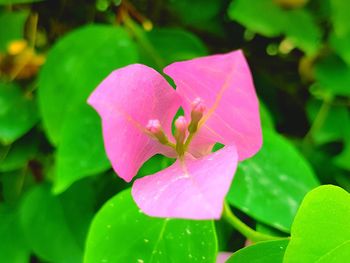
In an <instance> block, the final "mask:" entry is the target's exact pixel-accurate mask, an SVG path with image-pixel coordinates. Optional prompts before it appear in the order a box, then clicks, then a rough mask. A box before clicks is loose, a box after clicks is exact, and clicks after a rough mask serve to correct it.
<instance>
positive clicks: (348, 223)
mask: <svg viewBox="0 0 350 263" xmlns="http://www.w3.org/2000/svg"><path fill="white" fill-rule="evenodd" d="M349 257H350V195H349V193H348V192H346V191H345V190H344V189H342V188H340V187H338V186H333V185H324V186H320V187H318V188H316V189H314V190H312V191H311V192H310V193H308V194H307V195H306V197H305V199H304V200H303V202H302V204H301V206H300V208H299V210H298V213H297V215H296V217H295V220H294V222H293V226H292V233H291V240H290V242H289V245H288V247H287V250H286V254H285V258H284V262H285V263H293V262H320V263H328V262H332V263H343V262H347V261H348V260H349Z"/></svg>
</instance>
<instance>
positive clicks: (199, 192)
mask: <svg viewBox="0 0 350 263" xmlns="http://www.w3.org/2000/svg"><path fill="white" fill-rule="evenodd" d="M237 160H238V156H237V152H236V148H235V147H234V146H228V147H224V148H223V149H221V150H219V151H217V152H215V153H212V154H210V155H207V156H205V157H203V158H201V159H194V158H188V157H187V159H186V160H185V161H180V160H177V161H176V162H175V163H174V164H173V165H172V166H170V167H168V168H167V169H165V170H163V171H160V172H158V173H156V174H154V175H150V176H146V177H143V178H141V179H137V180H136V181H135V183H134V185H133V187H132V195H133V197H134V200H135V202H136V204H137V205H138V206H139V207H140V208H141V210H142V211H143V212H144V213H146V214H148V215H150V216H155V217H171V218H189V219H219V218H220V216H221V213H222V208H223V202H224V198H225V195H226V193H227V191H228V189H229V187H230V185H231V181H232V178H233V175H234V173H235V170H236V167H237Z"/></svg>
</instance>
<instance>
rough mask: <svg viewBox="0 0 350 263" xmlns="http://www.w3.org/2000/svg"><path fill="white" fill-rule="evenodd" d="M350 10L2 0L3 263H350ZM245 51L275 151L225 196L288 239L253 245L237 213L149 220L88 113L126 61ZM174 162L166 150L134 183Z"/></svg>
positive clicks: (336, 5) (341, 0)
mask: <svg viewBox="0 0 350 263" xmlns="http://www.w3.org/2000/svg"><path fill="white" fill-rule="evenodd" d="M349 14H350V2H349V1H347V0H309V1H308V0H192V1H186V0H152V1H144V0H134V1H132V0H129V1H120V0H96V1H93V0H89V1H82V0H78V1H64V0H57V1H50V0H46V1H33V0H0V261H1V262H8V263H12V262H14V263H17V262H18V263H21V262H57V263H61V262H91V263H95V262H123V263H124V262H126V263H128V262H137V263H148V262H215V259H216V256H217V253H218V251H230V252H235V251H238V252H236V253H234V254H233V256H232V257H231V258H230V259H229V260H228V262H238V263H239V262H316V261H317V262H339V263H340V262H342V263H343V262H346V260H348V258H349V257H350V255H349V251H350V249H349V246H350V245H349V244H350V232H349V229H350V225H349V224H350V223H349V222H350V214H349V211H350V197H349V194H348V193H347V191H349V190H350V111H349V107H350V19H349ZM234 49H243V51H244V53H245V55H246V57H247V59H248V62H249V64H250V67H251V69H252V72H253V77H254V81H255V85H256V90H257V93H258V96H259V98H260V101H261V118H262V122H263V130H264V145H263V148H262V149H261V151H260V152H259V153H258V154H257V155H256V156H254V157H253V158H251V159H249V160H246V161H244V162H242V163H241V164H239V167H238V171H237V173H236V175H235V179H234V181H233V183H232V186H231V189H230V191H229V193H228V195H227V201H228V203H229V204H230V205H231V207H233V211H234V213H235V214H236V215H237V216H238V218H239V219H240V220H241V221H242V222H244V223H245V224H247V225H248V226H249V227H251V228H252V229H255V230H256V231H258V232H259V233H263V234H269V235H273V236H275V237H280V238H281V239H278V240H273V241H264V242H258V243H257V244H255V245H252V246H250V247H248V248H243V247H244V246H245V242H246V237H245V236H244V235H242V234H240V233H239V232H237V231H236V230H235V229H233V228H232V227H231V226H230V225H229V224H228V222H227V220H225V217H224V218H223V219H222V220H220V221H216V222H214V221H191V220H176V219H155V218H150V217H148V216H145V215H143V214H142V213H140V211H139V210H138V208H137V207H136V205H135V204H134V202H133V200H132V198H131V197H130V191H129V189H128V188H130V186H131V184H126V183H125V182H123V181H122V180H121V179H119V178H118V177H117V176H116V175H115V174H114V172H113V171H112V170H111V166H110V163H109V161H108V159H107V158H106V155H105V152H104V147H103V141H102V134H101V124H100V119H99V117H98V116H97V114H96V113H95V111H94V110H92V109H91V108H90V107H89V106H88V105H87V104H86V99H87V97H88V95H89V94H90V93H91V92H92V90H93V89H94V88H95V87H96V86H97V84H98V83H99V82H100V81H101V80H102V79H103V78H104V77H106V76H107V75H108V74H109V73H110V72H111V71H112V70H114V69H116V68H119V67H122V66H125V65H128V64H131V63H136V62H137V63H144V64H147V65H149V66H152V67H154V68H155V69H157V70H159V71H161V69H162V68H163V67H164V66H166V65H168V64H170V63H172V62H174V61H179V60H186V59H191V58H194V57H198V56H204V55H209V54H215V53H223V52H228V51H231V50H234ZM198 81H200V80H198ZM140 88H142V87H140ZM171 163H172V160H170V159H167V158H165V157H162V156H155V157H153V158H152V159H150V160H149V161H148V162H147V163H146V164H145V165H144V166H143V167H142V168H141V170H140V171H139V174H138V176H144V175H148V174H152V173H154V172H156V171H159V170H161V169H163V168H165V167H167V166H169V165H170V164H171ZM327 184H332V185H335V186H329V185H327ZM319 185H324V186H320V187H318V186H319ZM314 188H316V189H314ZM312 189H314V190H312ZM344 189H345V190H344ZM310 191H311V192H310ZM305 195H306V197H305ZM304 197H305V199H304ZM303 199H304V201H303ZM299 208H300V209H299ZM288 237H289V238H288ZM242 248H243V249H242ZM261 255H264V256H261ZM330 260H332V261H330Z"/></svg>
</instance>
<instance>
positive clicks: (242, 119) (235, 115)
mask: <svg viewBox="0 0 350 263" xmlns="http://www.w3.org/2000/svg"><path fill="white" fill-rule="evenodd" d="M164 72H165V73H166V74H167V75H169V76H170V77H171V78H172V79H173V80H174V81H175V83H176V85H177V92H178V93H179V94H180V95H181V96H182V97H183V100H184V101H185V105H183V108H184V111H185V113H186V114H187V115H189V114H190V111H191V106H190V104H191V102H192V101H193V100H195V99H196V98H197V97H200V98H201V99H202V100H203V101H204V103H205V104H206V105H207V108H208V110H207V113H206V115H205V116H204V117H203V121H202V125H201V128H200V130H199V132H198V139H196V140H197V142H196V144H197V145H198V144H210V143H213V142H214V143H215V142H220V143H222V144H225V145H231V144H235V145H236V147H237V151H238V155H239V160H243V159H246V158H248V157H250V156H252V155H254V154H255V153H256V152H257V151H258V150H259V149H260V147H261V144H262V134H261V127H260V115H259V104H258V99H257V96H256V93H255V89H254V84H253V80H252V76H251V73H250V70H249V66H248V64H247V62H246V60H245V58H244V55H243V53H242V51H240V50H238V51H234V52H231V53H227V54H223V55H214V56H208V57H202V58H197V59H193V60H189V61H183V62H176V63H173V64H171V65H169V66H167V67H166V68H165V69H164ZM193 143H195V142H193Z"/></svg>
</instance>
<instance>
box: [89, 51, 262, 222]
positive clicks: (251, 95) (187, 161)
mask: <svg viewBox="0 0 350 263" xmlns="http://www.w3.org/2000/svg"><path fill="white" fill-rule="evenodd" d="M164 72H165V73H166V74H167V75H169V76H170V77H171V78H172V79H173V80H174V81H175V84H176V86H177V88H176V90H174V89H173V88H172V87H171V86H170V85H169V84H168V83H167V81H166V80H165V79H164V78H163V77H162V75H160V74H159V73H158V72H156V71H155V70H153V69H151V68H149V67H147V66H145V65H140V64H133V65H129V66H127V67H124V68H121V69H118V70H116V71H114V72H112V73H111V74H110V75H109V76H108V77H107V78H106V79H105V80H104V81H103V82H102V83H101V84H100V85H99V86H98V87H97V88H96V90H95V91H94V92H93V93H92V95H91V96H90V98H89V99H88V103H89V104H90V105H92V106H93V107H94V108H95V109H96V111H97V112H98V113H99V115H100V116H101V118H102V127H103V136H104V142H105V148H106V152H107V155H108V158H109V159H110V161H111V163H112V166H113V168H114V170H115V171H116V173H117V174H118V176H120V177H121V178H123V179H124V180H125V181H127V182H129V181H131V180H132V179H133V177H134V176H135V175H136V173H137V171H138V169H139V168H140V167H141V165H142V164H143V163H144V162H145V161H147V160H148V159H149V158H150V157H152V156H153V155H155V154H164V155H166V156H169V157H175V156H176V157H177V161H176V162H175V163H174V164H173V165H171V166H170V167H168V168H166V169H164V170H163V171H160V172H158V173H156V174H153V175H149V176H146V177H143V178H140V179H137V180H136V181H135V182H134V185H133V187H132V195H133V198H134V200H135V202H136V203H137V205H138V206H139V207H140V208H141V210H142V211H143V212H144V213H146V214H148V215H150V216H156V217H174V218H190V219H213V218H215V219H217V218H220V216H221V213H222V209H223V201H224V198H225V195H226V193H227V191H228V189H229V187H230V184H231V181H232V178H233V175H234V173H235V170H236V167H237V162H238V161H241V160H244V159H246V158H249V157H251V156H252V155H254V154H255V153H256V152H257V151H258V150H259V149H260V147H261V144H262V135H261V127H260V118H259V106H258V99H257V97H256V94H255V89H254V85H253V81H252V77H251V73H250V70H249V67H248V64H247V62H246V60H245V58H244V55H243V53H242V52H241V51H234V52H231V53H227V54H222V55H214V56H207V57H202V58H197V59H193V60H189V61H183V62H176V63H173V64H171V65H169V66H167V67H166V68H165V69H164ZM180 107H182V108H183V109H184V112H185V116H181V117H179V118H178V119H177V120H176V121H175V127H176V130H175V133H174V135H172V133H171V125H172V121H173V118H174V115H175V113H176V112H177V111H178V109H179V108H180ZM216 142H219V143H221V144H224V145H225V147H224V148H222V149H221V150H219V151H217V152H215V153H211V150H212V147H213V145H214V144H215V143H216Z"/></svg>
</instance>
